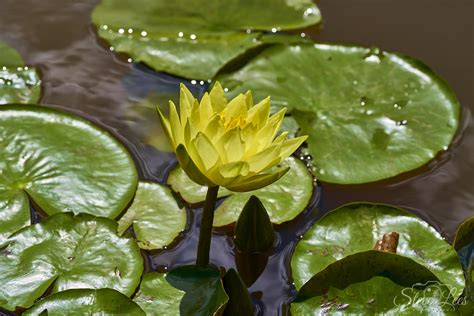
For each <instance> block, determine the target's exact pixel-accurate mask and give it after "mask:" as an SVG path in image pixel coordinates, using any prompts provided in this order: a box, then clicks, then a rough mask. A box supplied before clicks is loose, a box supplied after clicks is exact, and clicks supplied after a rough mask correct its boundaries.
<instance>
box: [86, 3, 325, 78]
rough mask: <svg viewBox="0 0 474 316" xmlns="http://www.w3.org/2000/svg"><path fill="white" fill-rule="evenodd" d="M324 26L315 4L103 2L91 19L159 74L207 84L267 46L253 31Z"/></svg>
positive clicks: (102, 34) (121, 48)
mask: <svg viewBox="0 0 474 316" xmlns="http://www.w3.org/2000/svg"><path fill="white" fill-rule="evenodd" d="M320 20H321V15H320V13H319V10H318V8H317V7H316V6H315V4H314V3H313V2H312V1H310V0H292V1H284V0H277V1H275V0H263V1H251V0H244V1H242V0H229V1H225V2H222V1H219V0H210V1H209V0H206V1H205V0H193V1H187V2H179V1H167V0H137V1H127V0H102V2H101V3H100V4H99V5H98V6H97V7H96V8H95V9H94V11H93V13H92V21H93V23H94V24H95V25H96V26H97V28H98V33H99V36H100V37H102V38H104V39H106V40H107V41H108V42H109V43H110V44H111V45H112V47H113V48H114V50H115V51H118V52H125V53H127V54H129V55H130V56H131V57H132V58H133V59H134V60H135V61H139V62H145V63H147V64H148V65H150V66H151V67H152V68H154V69H155V70H158V71H165V72H168V73H171V74H174V75H178V76H181V77H187V78H190V79H202V80H207V79H211V78H212V77H213V76H214V75H215V74H216V73H217V72H218V71H219V69H221V68H222V67H223V66H224V65H226V64H227V63H228V62H230V61H231V60H233V59H234V58H236V57H238V56H240V55H242V54H244V53H245V52H246V51H248V50H249V49H251V48H254V47H257V46H260V45H263V44H264V41H261V40H260V39H259V38H260V37H261V35H262V33H261V32H258V31H257V32H251V30H263V31H274V32H276V31H277V30H287V29H295V28H302V27H306V26H309V25H313V24H316V23H318V22H319V21H320ZM246 30H249V31H248V32H245V31H246ZM265 41H268V39H266V40H265ZM189 52H192V54H190V53H189Z"/></svg>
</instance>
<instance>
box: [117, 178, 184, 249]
mask: <svg viewBox="0 0 474 316" xmlns="http://www.w3.org/2000/svg"><path fill="white" fill-rule="evenodd" d="M132 224H133V229H134V231H135V234H136V237H137V242H138V245H139V246H140V248H142V249H159V248H163V247H165V246H167V245H169V244H170V243H171V242H172V241H173V240H174V239H175V238H176V237H177V236H178V235H179V233H181V232H182V231H183V230H184V229H185V227H186V210H185V209H184V208H180V207H179V206H178V204H177V203H176V200H175V199H174V197H173V194H172V192H171V190H170V189H168V188H167V187H164V186H162V185H160V184H158V183H151V182H140V183H139V184H138V189H137V193H136V195H135V198H134V200H133V203H132V205H131V206H130V207H129V209H128V210H127V212H126V213H125V214H124V215H123V216H122V218H120V220H119V222H118V232H119V234H122V233H123V232H124V231H125V230H126V229H127V228H128V227H130V226H131V225H132Z"/></svg>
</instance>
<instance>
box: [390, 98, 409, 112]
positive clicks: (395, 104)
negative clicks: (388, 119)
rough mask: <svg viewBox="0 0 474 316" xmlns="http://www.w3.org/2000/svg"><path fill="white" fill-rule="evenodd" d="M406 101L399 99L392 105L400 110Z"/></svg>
mask: <svg viewBox="0 0 474 316" xmlns="http://www.w3.org/2000/svg"><path fill="white" fill-rule="evenodd" d="M407 103H408V101H407V100H399V101H397V102H395V103H394V104H393V107H394V108H395V109H397V110H401V109H403V108H404V107H405V105H407Z"/></svg>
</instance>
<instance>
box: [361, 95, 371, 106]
mask: <svg viewBox="0 0 474 316" xmlns="http://www.w3.org/2000/svg"><path fill="white" fill-rule="evenodd" d="M368 101H369V99H368V98H367V97H361V98H360V99H359V103H360V105H361V106H366V105H367V102H368Z"/></svg>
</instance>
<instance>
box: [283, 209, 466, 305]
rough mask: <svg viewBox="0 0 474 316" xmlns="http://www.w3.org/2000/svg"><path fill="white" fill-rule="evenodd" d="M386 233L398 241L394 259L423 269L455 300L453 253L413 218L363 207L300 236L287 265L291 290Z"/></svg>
mask: <svg viewBox="0 0 474 316" xmlns="http://www.w3.org/2000/svg"><path fill="white" fill-rule="evenodd" d="M390 232H397V233H398V234H399V235H400V238H399V243H398V248H397V254H399V255H402V256H405V257H408V258H411V259H413V260H414V261H416V262H418V263H419V264H421V265H423V266H424V267H426V268H428V269H429V270H430V271H431V272H433V273H434V274H435V275H436V277H437V278H438V279H439V280H440V281H441V283H444V284H446V285H448V286H450V287H451V288H453V289H455V290H456V291H457V292H456V293H457V295H458V296H459V294H460V293H461V292H462V290H463V289H464V277H463V272H462V268H461V266H460V263H459V260H458V257H457V254H456V252H455V250H454V248H453V247H452V246H451V245H449V244H448V243H447V242H446V241H445V240H444V239H443V238H442V237H441V236H440V234H439V233H438V232H437V231H436V230H435V229H434V228H432V227H431V226H429V225H428V224H427V223H426V222H424V221H423V220H421V219H419V218H418V217H416V216H414V215H412V214H409V213H407V212H405V211H403V210H401V209H399V208H396V207H393V206H388V205H381V204H369V203H354V204H348V205H344V206H341V207H340V208H337V209H335V210H334V211H332V212H330V213H328V214H327V215H326V216H324V217H323V218H322V219H321V220H319V221H317V222H316V223H315V224H314V225H313V226H312V227H311V228H310V230H308V232H306V234H305V235H304V237H303V239H302V240H301V241H300V242H299V243H298V245H297V246H296V249H295V252H294V255H293V258H292V260H291V268H292V275H293V279H294V282H295V285H296V287H297V288H300V287H301V286H302V285H303V284H304V283H305V282H306V281H308V280H309V279H310V278H311V277H312V276H313V275H314V274H316V273H318V272H320V271H322V270H323V269H325V268H326V267H327V266H328V265H329V264H331V263H333V262H335V261H337V260H340V259H342V258H344V257H347V256H349V255H352V254H355V253H358V252H362V251H367V250H370V249H372V248H373V247H374V245H375V243H376V242H377V241H378V240H380V239H382V236H383V235H384V234H386V233H390Z"/></svg>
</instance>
